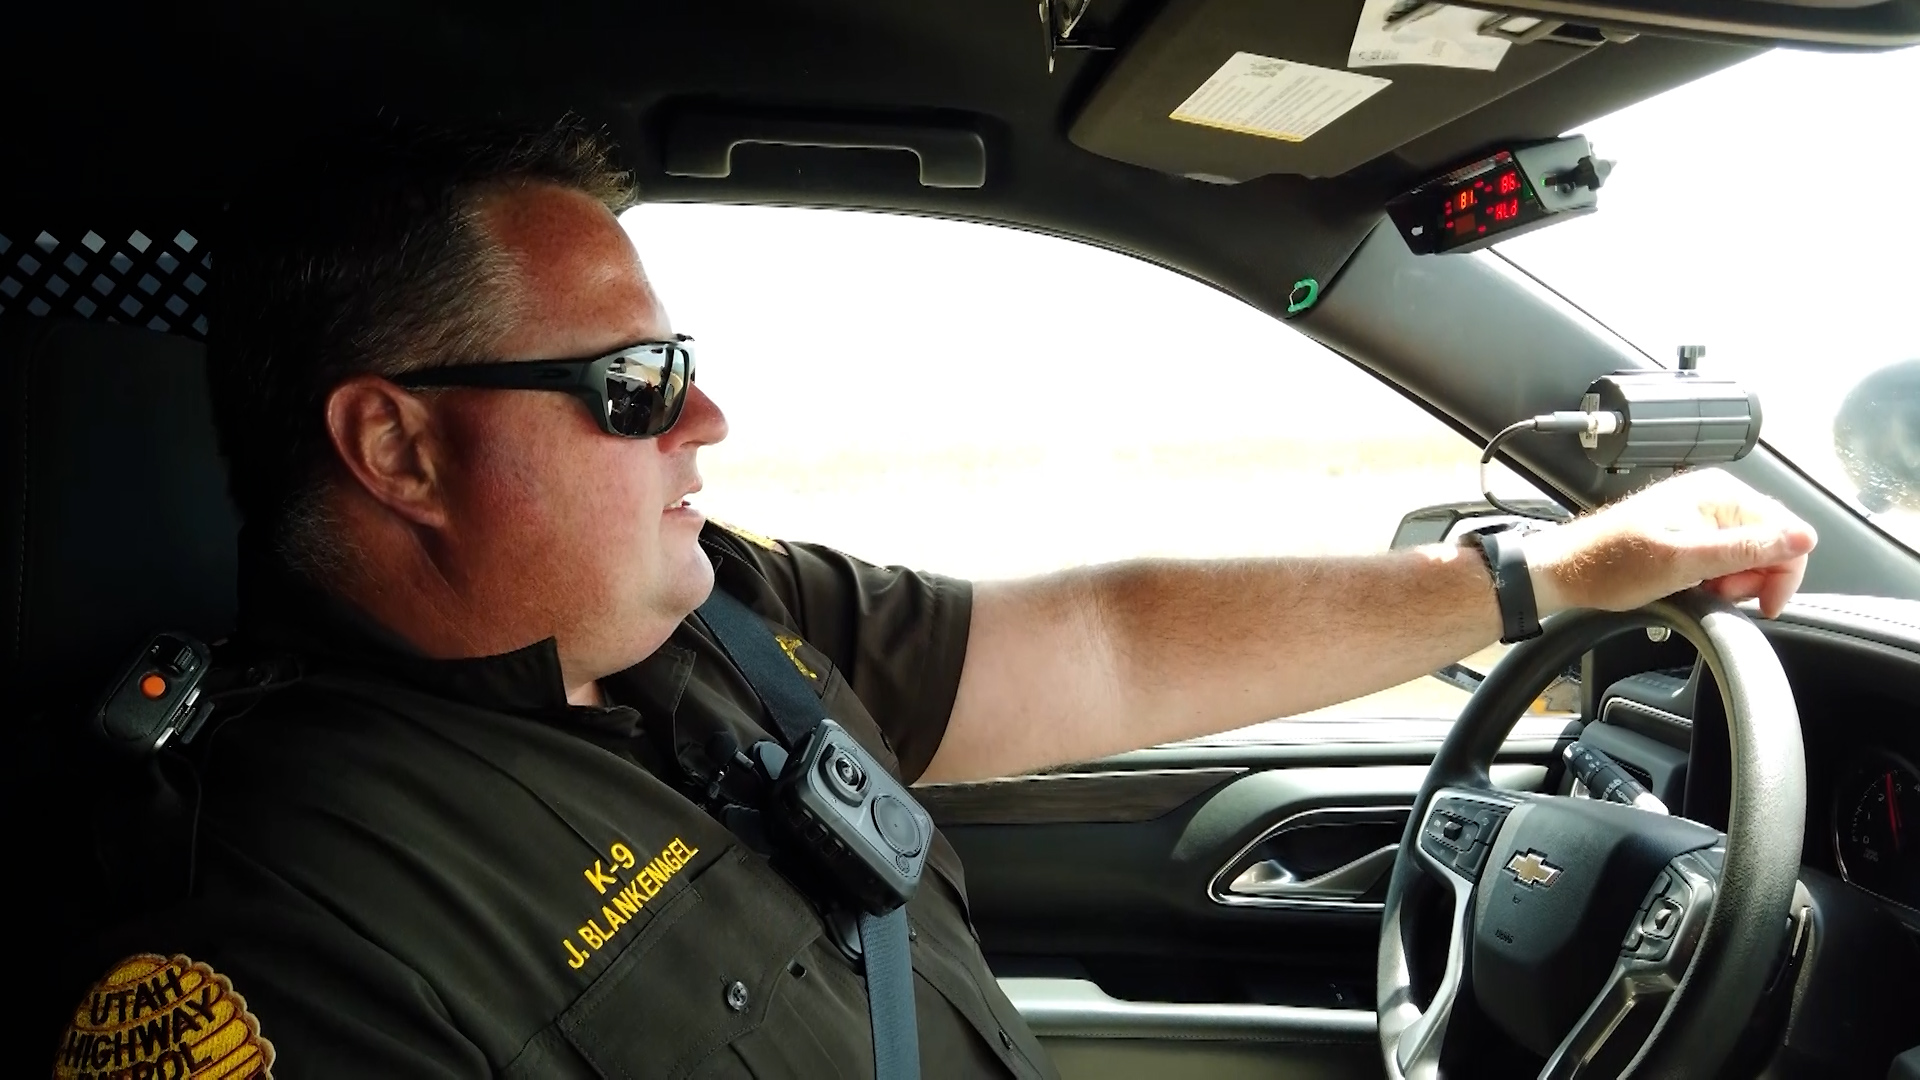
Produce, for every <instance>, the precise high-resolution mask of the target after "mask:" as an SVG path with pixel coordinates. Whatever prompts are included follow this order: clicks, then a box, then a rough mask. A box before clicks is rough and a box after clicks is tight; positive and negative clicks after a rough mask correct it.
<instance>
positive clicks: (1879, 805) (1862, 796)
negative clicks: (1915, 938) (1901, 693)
mask: <svg viewBox="0 0 1920 1080" xmlns="http://www.w3.org/2000/svg"><path fill="white" fill-rule="evenodd" d="M1833 847H1834V855H1835V857H1836V858H1837V860H1838V861H1839V863H1840V876H1842V877H1844V878H1846V879H1847V880H1848V881H1849V882H1852V883H1853V884H1855V885H1858V886H1859V887H1860V888H1862V889H1865V890H1867V891H1868V892H1871V893H1874V894H1875V895H1878V896H1882V897H1885V898H1886V899H1888V900H1893V901H1895V902H1897V903H1901V904H1905V905H1907V906H1908V907H1912V908H1920V771H1916V770H1915V769H1914V767H1913V766H1912V765H1911V764H1910V763H1908V762H1907V761H1906V760H1905V759H1902V758H1899V757H1896V756H1894V755H1893V754H1889V753H1885V752H1875V753H1873V754H1870V755H1868V756H1867V757H1866V758H1864V759H1862V760H1861V761H1860V762H1859V763H1858V764H1857V765H1855V766H1854V768H1853V769H1852V770H1851V771H1849V772H1848V773H1847V774H1846V776H1845V779H1844V780H1843V781H1842V782H1841V784H1840V786H1839V788H1838V789H1837V790H1836V791H1835V793H1834V805H1833Z"/></svg>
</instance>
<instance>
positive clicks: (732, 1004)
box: [727, 982, 750, 1012]
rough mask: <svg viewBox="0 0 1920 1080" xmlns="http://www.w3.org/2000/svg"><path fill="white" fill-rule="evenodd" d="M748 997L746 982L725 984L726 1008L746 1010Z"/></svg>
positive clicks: (736, 1010)
mask: <svg viewBox="0 0 1920 1080" xmlns="http://www.w3.org/2000/svg"><path fill="white" fill-rule="evenodd" d="M749 1001H750V999H749V998H748V997H747V984H746V983H742V982H736V983H730V984H728V986H727V1008H729V1009H732V1010H733V1011H734V1012H746V1011H747V1005H748V1002H749Z"/></svg>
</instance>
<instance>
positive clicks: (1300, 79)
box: [1169, 52, 1390, 142]
mask: <svg viewBox="0 0 1920 1080" xmlns="http://www.w3.org/2000/svg"><path fill="white" fill-rule="evenodd" d="M1388 85H1390V82H1389V80H1387V79H1381V78H1377V77H1375V76H1372V75H1355V74H1354V73H1352V72H1350V71H1334V70H1333V69H1331V68H1321V67H1314V66H1313V65H1312V64H1301V63H1296V62H1294V61H1292V60H1276V59H1274V58H1273V57H1270V56H1258V55H1256V54H1254V53H1245V52H1242V53H1234V54H1233V59H1231V60H1228V61H1227V62H1226V63H1224V64H1222V65H1220V70H1219V71H1216V72H1214V73H1213V75H1212V77H1210V78H1209V79H1207V81H1206V82H1204V83H1201V84H1200V89H1198V90H1195V91H1194V92H1193V93H1192V95H1190V96H1189V97H1188V98H1187V100H1185V101H1183V102H1181V103H1180V107H1179V108H1177V109H1175V110H1173V112H1172V113H1171V114H1169V116H1170V118H1171V119H1174V120H1180V121H1184V122H1185V123H1189V124H1200V125H1202V126H1205V127H1216V128H1222V129H1224V130H1227V131H1237V132H1240V133H1241V134H1243V135H1263V136H1265V137H1267V138H1269V139H1282V140H1285V141H1287V142H1302V141H1304V140H1305V139H1307V138H1308V137H1309V136H1311V135H1312V134H1313V133H1314V132H1316V131H1319V130H1320V129H1321V128H1323V127H1326V126H1327V125H1328V124H1330V123H1332V122H1333V121H1335V120H1338V119H1339V118H1340V117H1342V116H1344V115H1346V113H1347V112H1348V111H1349V110H1351V109H1352V108H1353V107H1354V106H1356V105H1358V104H1360V103H1361V102H1363V101H1365V100H1367V99H1368V98H1370V97H1372V96H1373V95H1375V94H1377V93H1379V92H1380V90H1381V89H1382V88H1383V87H1386V86H1388Z"/></svg>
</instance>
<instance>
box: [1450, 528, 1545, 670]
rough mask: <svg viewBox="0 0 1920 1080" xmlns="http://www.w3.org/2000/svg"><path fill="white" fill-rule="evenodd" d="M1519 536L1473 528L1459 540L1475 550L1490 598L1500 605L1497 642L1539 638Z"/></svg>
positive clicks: (1536, 609)
mask: <svg viewBox="0 0 1920 1080" xmlns="http://www.w3.org/2000/svg"><path fill="white" fill-rule="evenodd" d="M1521 538H1522V534H1521V533H1519V532H1517V531H1515V530H1513V529H1511V528H1509V527H1507V526H1504V525H1503V526H1497V527H1495V528H1492V529H1476V530H1475V531H1473V532H1470V533H1467V534H1466V535H1465V536H1462V537H1461V538H1460V540H1461V543H1463V544H1465V545H1466V546H1468V547H1471V548H1474V549H1475V550H1477V551H1479V552H1480V554H1481V556H1482V557H1483V558H1485V559H1486V561H1487V571H1488V573H1490V574H1492V575H1493V598H1494V602H1495V603H1497V604H1499V606H1500V642H1501V644H1504V645H1512V644H1514V643H1516V642H1521V641H1526V640H1527V639H1529V638H1537V637H1539V636H1540V607H1539V603H1538V602H1537V601H1536V600H1535V599H1534V595H1533V577H1532V576H1531V575H1530V574H1529V573H1528V572H1527V553H1526V548H1525V547H1524V546H1523V545H1522V543H1521Z"/></svg>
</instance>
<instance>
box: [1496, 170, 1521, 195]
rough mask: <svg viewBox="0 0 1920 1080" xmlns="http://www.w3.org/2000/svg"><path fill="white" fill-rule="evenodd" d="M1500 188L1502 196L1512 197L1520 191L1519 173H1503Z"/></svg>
mask: <svg viewBox="0 0 1920 1080" xmlns="http://www.w3.org/2000/svg"><path fill="white" fill-rule="evenodd" d="M1499 186H1500V194H1502V195H1511V194H1513V193H1514V192H1516V191H1519V190H1520V176H1519V174H1518V173H1501V174H1500V181H1499Z"/></svg>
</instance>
